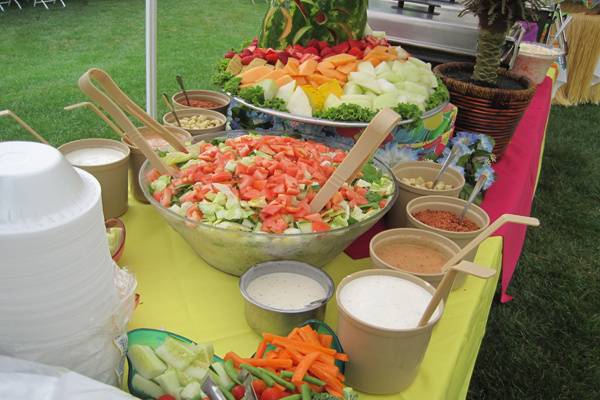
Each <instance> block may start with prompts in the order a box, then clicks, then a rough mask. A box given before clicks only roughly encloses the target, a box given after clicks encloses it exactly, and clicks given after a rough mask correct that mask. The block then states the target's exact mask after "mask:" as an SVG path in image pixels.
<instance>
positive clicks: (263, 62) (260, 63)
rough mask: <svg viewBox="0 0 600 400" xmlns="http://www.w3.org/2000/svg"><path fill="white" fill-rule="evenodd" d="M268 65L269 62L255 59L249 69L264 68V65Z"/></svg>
mask: <svg viewBox="0 0 600 400" xmlns="http://www.w3.org/2000/svg"><path fill="white" fill-rule="evenodd" d="M266 64H267V60H263V59H262V58H255V59H254V60H252V61H250V64H248V67H249V68H254V67H262V66H263V65H266Z"/></svg>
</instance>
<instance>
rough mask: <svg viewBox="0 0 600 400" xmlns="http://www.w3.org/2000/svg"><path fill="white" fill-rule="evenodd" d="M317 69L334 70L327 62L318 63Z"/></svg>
mask: <svg viewBox="0 0 600 400" xmlns="http://www.w3.org/2000/svg"><path fill="white" fill-rule="evenodd" d="M319 67H320V68H325V69H335V65H333V64H332V63H330V62H329V61H321V62H320V63H319Z"/></svg>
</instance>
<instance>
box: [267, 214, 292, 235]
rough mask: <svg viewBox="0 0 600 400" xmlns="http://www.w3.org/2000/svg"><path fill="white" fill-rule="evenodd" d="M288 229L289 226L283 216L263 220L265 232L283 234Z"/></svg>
mask: <svg viewBox="0 0 600 400" xmlns="http://www.w3.org/2000/svg"><path fill="white" fill-rule="evenodd" d="M287 227H288V224H287V222H285V220H284V219H283V217H282V216H281V215H275V216H273V217H269V218H264V219H263V225H262V230H263V231H265V232H273V233H283V231H285V230H286V229H287Z"/></svg>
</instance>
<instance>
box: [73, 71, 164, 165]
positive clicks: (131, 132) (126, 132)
mask: <svg viewBox="0 0 600 400" xmlns="http://www.w3.org/2000/svg"><path fill="white" fill-rule="evenodd" d="M98 75H99V76H100V77H102V76H106V73H105V72H104V71H101V70H99V69H96V68H92V69H90V70H88V71H87V72H86V73H84V74H83V75H81V77H80V78H79V88H80V89H81V91H82V92H83V93H85V94H86V95H88V96H89V97H90V98H91V99H92V100H94V101H95V102H97V103H98V104H100V105H101V106H102V108H104V109H105V110H106V112H108V114H110V115H111V116H112V117H113V119H114V120H115V121H116V123H117V124H118V125H119V126H120V127H121V129H122V130H123V137H127V138H128V139H129V140H130V141H131V142H132V143H133V144H134V145H135V146H136V147H137V148H138V149H139V150H140V151H141V152H142V153H143V154H144V155H145V156H146V158H147V159H148V161H150V163H151V164H152V166H153V167H154V168H156V169H157V170H158V171H159V172H160V173H161V174H170V173H171V170H170V168H169V167H168V166H167V165H166V164H165V163H164V162H163V161H162V160H161V159H160V157H159V156H158V155H157V154H156V153H155V152H154V150H152V148H151V147H150V145H149V144H148V142H146V140H145V139H144V138H143V136H142V135H141V134H140V133H139V132H138V130H137V128H136V127H135V125H133V123H132V122H131V121H130V120H129V118H127V116H126V115H125V113H123V111H122V110H121V109H120V108H119V106H118V105H116V104H115V103H114V102H113V101H112V100H111V98H110V97H108V96H107V95H106V94H105V93H103V92H102V91H100V90H99V89H98V88H97V87H96V86H94V84H93V83H92V77H94V78H95V77H96V76H98Z"/></svg>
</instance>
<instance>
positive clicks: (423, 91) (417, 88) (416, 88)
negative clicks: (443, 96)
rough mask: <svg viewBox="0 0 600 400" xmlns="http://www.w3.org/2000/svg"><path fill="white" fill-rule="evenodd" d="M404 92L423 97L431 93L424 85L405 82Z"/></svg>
mask: <svg viewBox="0 0 600 400" xmlns="http://www.w3.org/2000/svg"><path fill="white" fill-rule="evenodd" d="M404 90H406V91H407V92H411V93H415V94H418V95H421V96H423V97H428V96H429V91H428V90H427V88H426V87H425V86H423V85H420V84H418V83H414V82H404Z"/></svg>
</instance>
